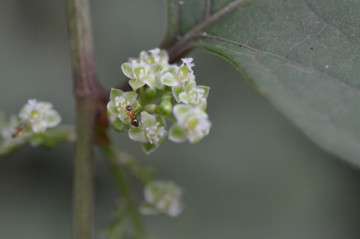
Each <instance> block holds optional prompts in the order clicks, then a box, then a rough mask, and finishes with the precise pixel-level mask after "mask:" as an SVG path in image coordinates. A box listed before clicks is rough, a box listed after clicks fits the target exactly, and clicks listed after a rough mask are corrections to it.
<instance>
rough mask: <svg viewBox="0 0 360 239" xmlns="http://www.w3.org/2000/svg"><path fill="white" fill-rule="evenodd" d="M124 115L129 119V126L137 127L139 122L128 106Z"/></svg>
mask: <svg viewBox="0 0 360 239" xmlns="http://www.w3.org/2000/svg"><path fill="white" fill-rule="evenodd" d="M126 113H127V115H128V116H129V117H130V119H131V124H132V125H134V126H135V127H139V121H138V120H137V118H136V117H135V116H134V111H133V109H132V107H131V106H130V105H128V106H126Z"/></svg>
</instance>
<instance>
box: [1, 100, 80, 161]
mask: <svg viewBox="0 0 360 239" xmlns="http://www.w3.org/2000/svg"><path fill="white" fill-rule="evenodd" d="M60 122H61V117H60V115H59V113H58V112H57V111H56V110H54V109H53V106H52V104H51V103H49V102H43V101H37V100H35V99H30V100H28V102H27V103H26V104H25V105H24V106H23V107H22V108H21V110H20V112H19V114H18V115H12V116H11V117H10V118H9V120H6V118H5V116H2V117H1V119H0V132H1V135H0V136H1V137H0V155H3V154H8V153H11V152H12V151H13V150H15V149H16V148H18V147H19V146H20V145H23V144H25V143H30V144H31V145H33V146H38V145H44V146H52V145H54V144H55V143H57V142H58V141H62V140H69V141H71V140H73V139H74V134H73V130H72V129H71V130H69V129H62V130H60V131H58V132H56V133H48V132H47V129H48V128H54V127H55V126H57V125H59V123H60Z"/></svg>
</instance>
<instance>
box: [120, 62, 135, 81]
mask: <svg viewBox="0 0 360 239" xmlns="http://www.w3.org/2000/svg"><path fill="white" fill-rule="evenodd" d="M121 70H122V72H123V73H124V75H126V76H127V77H128V78H133V77H134V73H133V67H132V64H131V63H129V62H126V63H124V64H122V65H121Z"/></svg>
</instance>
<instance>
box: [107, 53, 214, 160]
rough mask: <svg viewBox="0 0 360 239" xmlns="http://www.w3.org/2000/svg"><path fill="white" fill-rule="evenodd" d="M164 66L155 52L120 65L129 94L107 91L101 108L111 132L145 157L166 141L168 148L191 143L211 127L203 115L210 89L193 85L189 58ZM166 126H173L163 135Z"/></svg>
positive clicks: (164, 56)
mask: <svg viewBox="0 0 360 239" xmlns="http://www.w3.org/2000/svg"><path fill="white" fill-rule="evenodd" d="M168 60H169V57H168V54H167V52H166V51H165V50H160V49H158V48H156V49H153V50H150V51H148V52H146V51H142V52H141V53H140V55H139V57H138V58H136V59H135V58H131V59H129V61H128V62H126V63H124V64H122V66H121V69H122V71H123V73H124V74H125V75H126V76H127V77H128V78H129V85H130V86H131V87H132V89H133V91H130V92H123V91H121V90H118V89H112V90H111V94H110V101H109V103H108V105H107V108H108V113H109V114H110V117H109V118H110V121H111V124H112V126H113V128H114V129H115V130H117V131H125V130H128V133H129V137H130V138H131V139H132V140H134V141H137V142H140V143H142V148H143V150H144V151H145V153H147V154H149V153H151V152H153V151H154V150H155V149H156V148H158V147H159V145H160V144H161V143H162V142H163V141H164V139H165V138H166V136H168V138H169V139H170V140H171V141H173V142H183V141H186V140H188V141H189V142H190V143H197V142H199V141H200V140H201V139H202V138H203V137H204V136H206V135H208V134H209V131H210V127H211V122H210V121H209V119H208V115H207V113H206V107H207V97H208V95H209V89H210V88H209V87H207V86H202V85H197V84H196V80H195V75H194V71H193V69H192V68H193V67H194V66H195V64H194V63H193V58H184V59H182V64H181V65H180V66H179V65H176V64H169V63H168ZM172 115H173V116H174V117H172ZM166 121H170V122H171V123H173V125H172V126H171V127H170V130H169V131H168V130H167V126H166Z"/></svg>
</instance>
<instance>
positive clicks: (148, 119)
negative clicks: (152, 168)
mask: <svg viewBox="0 0 360 239" xmlns="http://www.w3.org/2000/svg"><path fill="white" fill-rule="evenodd" d="M166 135H167V131H166V130H165V122H164V120H163V119H162V118H161V117H160V116H155V115H152V114H149V113H147V112H146V111H143V112H141V122H140V124H139V127H136V128H135V127H134V128H131V129H130V130H129V137H130V139H132V140H134V141H137V142H141V143H143V150H144V151H145V153H147V154H149V153H151V152H153V151H154V150H155V149H156V148H157V147H159V145H160V144H161V143H162V142H163V141H164V139H165V137H166Z"/></svg>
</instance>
